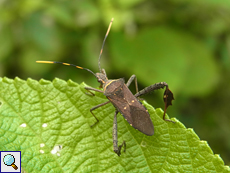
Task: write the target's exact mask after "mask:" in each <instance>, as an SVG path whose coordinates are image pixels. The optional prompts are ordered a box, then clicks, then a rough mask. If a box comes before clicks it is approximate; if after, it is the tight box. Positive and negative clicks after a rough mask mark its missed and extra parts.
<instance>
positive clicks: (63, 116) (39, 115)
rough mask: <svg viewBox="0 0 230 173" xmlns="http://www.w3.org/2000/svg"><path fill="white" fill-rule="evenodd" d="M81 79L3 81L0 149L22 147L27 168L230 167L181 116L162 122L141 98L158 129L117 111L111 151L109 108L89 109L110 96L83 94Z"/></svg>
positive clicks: (145, 169)
mask: <svg viewBox="0 0 230 173" xmlns="http://www.w3.org/2000/svg"><path fill="white" fill-rule="evenodd" d="M85 86H86V85H85V84H84V83H82V84H80V85H79V84H76V83H74V82H72V81H71V80H69V81H68V82H65V81H63V80H60V79H55V80H54V81H53V82H50V81H46V80H43V79H42V80H40V81H39V82H38V81H35V80H32V79H28V80H27V81H24V80H21V79H19V78H15V79H14V80H12V79H8V78H0V91H1V92H0V127H1V128H0V150H4V151H9V150H15V151H17V150H20V151H22V159H21V160H22V168H23V169H24V170H25V171H26V172H230V169H229V167H228V166H224V162H223V161H222V159H221V158H220V156H219V155H214V154H213V152H212V150H211V149H210V147H209V146H208V144H207V142H205V141H200V139H199V137H198V136H197V135H196V134H195V132H194V131H193V130H192V129H186V128H185V127H184V125H183V124H182V123H180V122H179V121H178V120H176V119H174V121H176V123H175V124H173V123H170V122H165V121H163V120H162V115H163V111H162V110H161V109H156V110H155V109H154V108H153V107H151V106H150V105H148V104H147V103H146V102H144V105H145V106H146V108H147V109H148V110H149V113H150V115H151V119H152V121H153V124H154V127H155V134H154V135H153V136H146V135H144V134H142V133H141V132H139V131H137V130H135V129H134V128H133V127H131V126H130V125H129V124H128V123H127V122H126V121H125V119H124V118H123V117H122V116H121V115H120V114H118V137H119V144H120V143H121V142H122V141H123V140H125V141H126V145H127V148H126V152H125V153H124V152H123V151H122V154H121V156H120V157H118V156H117V155H116V154H115V153H114V152H113V139H112V126H113V115H114V107H113V106H112V105H111V104H107V105H105V106H103V107H100V108H98V109H96V110H95V115H96V116H97V117H98V119H99V120H100V121H99V123H98V124H96V125H95V126H94V127H93V128H91V127H90V125H92V124H93V123H95V119H94V117H93V116H92V115H91V113H90V112H89V109H90V108H92V107H93V106H95V105H98V104H100V103H103V102H105V101H107V99H106V98H105V96H103V94H101V93H96V96H94V97H93V96H89V95H87V94H85V92H86V91H85V89H84V87H85Z"/></svg>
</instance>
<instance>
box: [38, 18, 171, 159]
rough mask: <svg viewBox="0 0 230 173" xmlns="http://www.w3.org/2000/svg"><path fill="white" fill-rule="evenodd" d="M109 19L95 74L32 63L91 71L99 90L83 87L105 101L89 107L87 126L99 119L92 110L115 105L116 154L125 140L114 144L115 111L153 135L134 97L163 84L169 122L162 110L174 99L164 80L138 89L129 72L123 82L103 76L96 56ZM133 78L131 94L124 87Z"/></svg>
mask: <svg viewBox="0 0 230 173" xmlns="http://www.w3.org/2000/svg"><path fill="white" fill-rule="evenodd" d="M112 22H113V18H112V20H111V22H110V24H109V27H108V30H107V32H106V35H105V38H104V40H103V43H102V48H101V51H100V54H99V58H98V67H99V70H100V72H99V73H94V72H92V71H91V70H89V69H87V68H83V67H80V66H76V65H74V64H69V63H64V62H57V61H36V62H37V63H52V64H54V63H56V64H63V65H68V66H74V67H76V68H78V69H82V70H86V71H88V72H90V73H91V74H93V75H94V76H95V77H96V78H97V81H98V82H99V83H100V84H101V86H102V88H103V90H99V89H96V88H92V87H85V89H86V90H87V91H88V92H89V93H90V94H92V95H94V94H93V93H92V92H91V91H96V92H100V93H103V94H104V95H105V96H106V97H107V98H108V101H107V102H105V103H101V104H99V105H97V106H94V107H93V108H91V109H90V112H91V114H92V115H93V116H94V118H95V119H96V122H95V123H94V124H93V125H91V127H92V126H94V125H95V124H96V123H98V122H99V120H98V119H97V117H96V116H95V115H94V113H93V111H94V110H95V109H97V108H99V107H101V106H104V105H106V104H108V103H112V104H113V106H114V107H115V114H114V121H113V149H114V152H115V153H116V154H117V155H118V156H120V154H121V149H122V147H123V146H124V152H125V149H126V143H125V141H123V142H122V144H121V145H119V146H118V137H117V114H118V112H120V113H121V114H122V115H123V117H124V118H125V119H126V120H127V121H128V123H129V124H130V125H131V126H132V127H134V128H135V129H137V130H139V131H140V132H142V133H144V134H145V135H148V136H152V135H153V134H154V126H153V123H152V121H151V119H150V115H149V113H148V110H147V109H146V108H145V107H144V105H143V104H142V103H141V102H140V101H139V100H138V98H139V97H140V96H142V95H144V94H147V93H149V92H152V91H154V90H157V89H161V88H164V87H165V88H166V89H165V92H164V96H163V100H164V103H165V107H164V114H163V119H164V120H165V121H169V122H173V121H172V120H168V119H165V113H166V109H167V107H168V106H169V105H172V100H174V98H173V93H172V92H171V91H170V90H169V88H168V84H167V83H165V82H160V83H156V84H153V85H150V86H148V87H146V88H144V89H143V90H141V91H138V86H137V78H136V76H135V75H132V76H131V77H130V78H129V80H128V82H127V83H125V81H124V79H123V78H120V79H112V80H109V79H108V78H107V75H106V72H105V70H104V69H101V65H100V59H101V55H102V52H103V48H104V44H105V40H106V38H107V36H108V34H109V31H110V28H111V25H112ZM133 81H135V87H136V94H135V95H133V94H132V92H131V91H130V90H129V88H128V87H129V86H130V84H131V83H132V82H133ZM173 123H174V122H173Z"/></svg>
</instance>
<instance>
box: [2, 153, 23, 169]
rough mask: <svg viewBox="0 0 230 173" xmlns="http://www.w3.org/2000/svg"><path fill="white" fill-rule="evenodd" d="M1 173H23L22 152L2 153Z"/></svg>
mask: <svg viewBox="0 0 230 173" xmlns="http://www.w3.org/2000/svg"><path fill="white" fill-rule="evenodd" d="M0 155H1V162H0V173H13V172H21V151H0Z"/></svg>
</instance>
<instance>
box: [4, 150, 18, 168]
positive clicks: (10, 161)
mask: <svg viewBox="0 0 230 173" xmlns="http://www.w3.org/2000/svg"><path fill="white" fill-rule="evenodd" d="M3 162H4V164H5V165H7V166H12V167H13V168H14V169H15V170H17V169H18V167H17V166H16V165H15V164H14V163H15V158H14V156H13V155H11V154H7V155H5V156H4V158H3Z"/></svg>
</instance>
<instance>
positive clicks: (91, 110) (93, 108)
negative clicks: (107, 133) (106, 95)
mask: <svg viewBox="0 0 230 173" xmlns="http://www.w3.org/2000/svg"><path fill="white" fill-rule="evenodd" d="M109 102H110V101H107V102H105V103H101V104H99V105H97V106H94V107H92V108H91V109H90V112H91V114H92V115H93V116H94V118H95V119H96V120H97V121H96V122H95V123H94V124H92V125H91V126H90V127H93V126H94V125H95V124H97V123H98V122H99V120H98V119H97V117H96V116H95V115H94V113H93V110H95V109H97V108H99V107H101V106H104V105H106V104H108V103H109Z"/></svg>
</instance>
